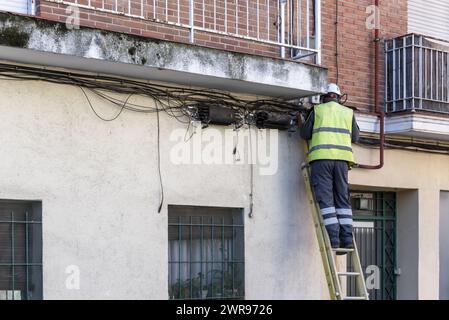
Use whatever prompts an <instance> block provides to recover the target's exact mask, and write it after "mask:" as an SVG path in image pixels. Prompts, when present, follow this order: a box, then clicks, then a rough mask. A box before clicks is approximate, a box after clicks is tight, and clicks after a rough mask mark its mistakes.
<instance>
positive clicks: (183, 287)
mask: <svg viewBox="0 0 449 320" xmlns="http://www.w3.org/2000/svg"><path fill="white" fill-rule="evenodd" d="M168 241H169V244H168V248H169V251H168V266H169V272H168V288H169V297H170V299H243V298H244V295H245V273H244V271H245V270H244V269H245V262H244V225H243V210H242V209H237V208H218V207H193V206H169V207H168Z"/></svg>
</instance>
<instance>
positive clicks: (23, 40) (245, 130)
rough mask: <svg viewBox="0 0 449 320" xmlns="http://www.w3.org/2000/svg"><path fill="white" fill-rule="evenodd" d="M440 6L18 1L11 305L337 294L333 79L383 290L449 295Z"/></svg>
mask: <svg viewBox="0 0 449 320" xmlns="http://www.w3.org/2000/svg"><path fill="white" fill-rule="evenodd" d="M423 3H424V1H420V0H409V1H406V0H395V1H383V0H381V1H368V0H366V1H365V0H363V1H355V0H342V1H340V0H321V1H318V0H316V1H312V0H288V1H287V0H285V1H283V0H281V1H264V0H249V1H240V0H229V1H227V0H204V1H200V0H195V1H192V0H179V1H177V0H173V1H167V0H158V1H156V0H155V1H151V0H130V1H128V0H67V1H60V0H2V1H1V2H0V10H2V12H0V93H1V96H2V98H3V99H1V102H0V108H1V114H2V124H3V125H2V126H0V132H1V136H2V144H0V148H1V151H2V152H1V154H2V160H1V161H0V177H1V178H2V179H0V181H1V182H0V186H1V188H0V199H1V201H0V299H179V298H187V299H210V298H238V299H327V298H328V297H329V295H328V292H327V285H326V281H325V275H324V272H323V267H322V263H321V258H320V254H319V250H318V243H317V240H316V236H315V231H314V228H313V223H312V219H311V213H310V208H309V207H308V203H307V201H306V195H305V191H304V182H303V180H302V177H301V173H300V166H301V163H302V162H303V161H304V152H303V150H302V147H301V144H300V138H299V135H298V133H297V132H296V131H295V128H296V127H297V124H296V119H297V116H298V114H299V112H300V111H301V110H303V108H305V107H310V105H311V104H312V103H316V102H317V98H316V97H317V96H318V95H320V94H322V93H324V90H325V87H326V85H327V83H328V81H330V82H337V83H338V84H339V85H340V86H341V88H342V91H343V92H345V93H346V94H347V96H345V97H344V100H345V102H344V103H345V105H347V106H350V107H352V108H355V110H356V117H357V120H358V123H359V126H360V129H361V131H362V139H361V141H360V143H358V144H357V145H355V146H354V152H355V156H356V161H357V163H359V164H361V167H358V168H357V167H356V168H354V169H352V170H351V172H350V185H351V190H350V192H351V198H352V204H353V212H354V220H355V234H356V240H357V243H358V246H359V252H360V256H361V259H362V264H363V267H364V269H365V272H366V278H367V283H368V286H369V292H370V297H371V299H391V300H393V299H446V298H448V297H449V280H448V279H449V275H448V273H447V270H448V266H449V254H448V252H449V239H448V238H447V236H446V232H445V231H446V230H447V229H448V228H449V161H448V160H449V158H448V156H447V153H448V150H449V118H448V114H449V93H448V92H449V91H448V90H449V85H448V83H449V82H448V79H449V77H448V74H449V73H448V66H449V44H448V42H447V41H449V39H446V38H445V36H444V34H447V33H444V32H441V30H446V29H447V26H446V25H445V24H444V19H440V20H439V19H436V18H433V17H434V16H437V17H439V14H437V13H440V12H441V13H443V12H446V13H449V12H447V11H448V10H449V8H447V5H446V4H445V3H443V1H436V0H434V1H426V6H425V7H424V5H423ZM427 3H429V4H427ZM441 16H447V14H444V15H443V14H442V15H441ZM430 21H432V22H433V23H431V22H430ZM436 25H438V28H436V27H435V26H436ZM444 28H446V29H444ZM376 30H377V31H376ZM448 31H449V30H448ZM376 46H377V52H378V54H377V56H378V59H377V60H376V53H375V52H376ZM376 61H377V62H376ZM376 71H377V72H376ZM376 80H377V81H376ZM376 97H377V99H376ZM384 112H385V113H384ZM382 129H383V130H382ZM381 131H384V132H385V138H384V139H385V141H384V146H385V150H384V151H383V152H384V157H383V159H382V161H381V160H380V156H379V154H380V150H379V149H380V148H379V146H380V144H381V141H382V135H381V134H380V132H381ZM379 162H383V165H382V166H379V167H381V168H379V169H377V170H373V169H364V168H363V167H364V166H365V167H366V166H367V165H370V166H376V165H377V164H378V163H379ZM347 286H348V288H347V290H348V291H350V290H352V283H350V282H349V283H348V284H347Z"/></svg>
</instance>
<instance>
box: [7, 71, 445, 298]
mask: <svg viewBox="0 0 449 320" xmlns="http://www.w3.org/2000/svg"><path fill="white" fill-rule="evenodd" d="M0 96H1V99H0V114H1V117H2V126H0V137H1V139H2V141H1V142H2V143H0V154H1V155H2V158H1V161H0V178H1V179H0V199H25V200H41V201H42V206H43V252H44V253H43V255H44V256H43V268H44V269H43V270H44V298H45V299H166V298H168V285H167V282H168V281H167V280H168V263H167V262H168V257H167V209H166V208H167V205H168V204H177V205H204V206H221V207H241V208H244V209H245V266H246V268H245V280H246V283H245V290H246V298H248V299H321V298H327V297H328V293H327V288H326V282H325V278H324V274H323V267H322V264H321V259H320V256H319V251H318V247H317V243H316V239H315V233H314V229H313V226H312V221H311V217H310V212H309V208H308V207H307V205H306V201H305V200H304V196H305V195H304V192H303V181H302V179H301V175H300V174H299V167H300V162H301V159H302V157H303V155H302V153H301V151H300V150H301V148H299V147H298V141H299V137H298V136H297V134H294V135H291V136H290V135H289V134H287V133H285V132H282V133H280V134H279V158H278V163H279V166H278V171H277V174H276V175H272V176H261V175H258V172H259V171H258V167H257V166H256V167H255V173H256V175H255V181H254V185H255V193H254V194H255V199H254V217H253V218H249V217H248V216H247V214H246V213H247V212H248V207H249V197H248V194H249V190H250V170H249V166H248V165H212V164H210V165H175V164H173V163H172V162H171V161H170V158H169V154H170V150H172V148H173V146H174V143H175V142H173V141H170V140H169V136H170V134H171V133H172V132H173V130H175V129H181V130H184V129H185V128H186V127H185V125H183V124H180V123H178V122H177V121H176V120H174V119H173V118H169V117H167V116H166V115H165V114H161V155H162V159H161V160H162V175H163V182H164V188H165V205H164V207H163V210H162V212H161V213H160V214H158V213H157V207H158V204H159V181H158V175H157V161H156V160H157V153H156V151H157V149H156V133H157V130H156V129H157V125H156V117H155V115H154V114H137V113H131V112H127V111H125V112H124V113H123V114H122V115H121V116H120V117H119V118H118V119H117V120H116V121H113V122H103V121H101V120H99V119H98V118H97V117H95V115H94V114H93V113H92V111H91V110H90V107H89V105H88V104H87V102H86V100H85V98H84V96H83V95H82V92H81V91H80V89H79V88H77V87H72V86H62V85H55V84H48V83H44V82H20V81H5V80H0ZM92 102H93V104H94V106H95V108H96V109H97V111H98V112H99V113H101V114H102V115H103V116H105V117H110V116H112V115H113V114H115V112H117V109H116V108H113V107H111V106H110V105H108V104H106V103H104V102H103V101H101V100H98V99H96V98H94V97H92ZM131 102H136V103H143V104H146V105H150V104H151V101H150V100H148V99H144V98H141V97H133V98H132V99H131ZM215 129H218V130H220V131H221V132H222V131H223V130H224V128H223V127H215ZM355 152H356V156H357V158H358V161H359V162H360V163H374V162H376V160H377V155H378V151H377V150H373V149H366V148H360V147H355ZM243 156H244V155H243ZM385 161H386V164H385V167H384V168H383V169H382V170H378V171H370V170H361V169H354V170H352V171H351V173H350V182H351V184H352V185H353V187H354V188H356V189H360V188H361V189H373V188H380V189H387V190H392V191H398V192H399V196H398V210H399V211H400V212H398V215H399V219H398V223H401V226H399V227H398V232H403V233H402V235H403V237H401V236H400V235H399V238H398V240H399V242H400V243H399V244H398V247H399V250H401V248H404V249H403V252H402V253H406V251H405V250H410V246H409V245H407V241H409V239H413V241H414V242H413V243H414V244H416V250H417V252H418V253H417V254H416V255H412V256H410V255H406V254H405V255H404V254H402V255H401V254H399V262H400V263H401V264H403V263H406V264H407V265H399V267H400V268H401V270H402V272H403V274H402V275H401V276H399V277H403V278H400V280H398V285H400V286H402V284H401V282H404V281H405V279H407V277H408V278H409V279H412V282H411V283H408V282H407V284H406V285H404V287H401V288H398V293H399V294H400V293H401V292H407V291H406V288H407V286H410V285H411V288H413V290H415V291H413V295H411V296H408V297H409V298H414V297H417V298H421V299H437V298H438V296H439V283H440V279H439V274H440V272H439V271H440V265H439V264H440V254H439V252H440V251H439V230H440V229H439V221H440V220H439V217H440V201H439V195H440V190H449V179H448V177H449V166H448V157H447V156H445V155H434V154H428V153H427V154H426V153H417V152H409V151H400V150H387V151H386V158H385ZM429 163H430V164H432V165H431V166H429ZM413 190H415V191H413ZM401 192H403V193H401ZM404 192H405V193H404ZM407 192H410V193H409V195H411V196H412V198H413V203H412V204H410V203H406V202H407V201H409V200H407V199H411V198H410V197H407V196H406V193H407ZM401 194H402V195H403V196H401ZM410 208H412V209H414V210H412V211H410V212H408V211H409V210H411V209H410ZM401 221H404V224H402V222H401ZM414 224H415V225H414ZM416 224H418V225H417V226H416ZM408 230H414V231H413V232H415V233H416V234H415V235H408V234H407V232H408ZM407 261H409V262H407ZM70 265H76V266H78V267H79V268H80V271H81V282H80V290H68V289H67V288H66V285H65V282H66V279H67V277H68V274H66V273H65V271H66V268H67V266H70ZM404 272H407V274H404ZM403 279H404V281H402V280H403ZM399 298H407V296H406V295H403V296H399Z"/></svg>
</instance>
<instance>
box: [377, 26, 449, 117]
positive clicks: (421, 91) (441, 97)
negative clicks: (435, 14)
mask: <svg viewBox="0 0 449 320" xmlns="http://www.w3.org/2000/svg"><path fill="white" fill-rule="evenodd" d="M385 72H386V77H385V78H386V88H385V89H386V90H385V91H386V92H385V100H386V112H389V113H393V112H400V111H420V110H425V111H429V112H434V113H446V114H449V43H448V42H445V41H442V40H437V39H433V38H430V37H426V36H423V35H418V34H409V35H405V36H402V37H399V38H395V39H392V40H388V41H387V42H386V55H385Z"/></svg>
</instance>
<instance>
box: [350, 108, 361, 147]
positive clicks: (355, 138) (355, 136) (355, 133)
mask: <svg viewBox="0 0 449 320" xmlns="http://www.w3.org/2000/svg"><path fill="white" fill-rule="evenodd" d="M359 135H360V129H359V126H358V124H357V121H356V119H355V115H354V116H353V117H352V136H351V141H352V142H357V141H359Z"/></svg>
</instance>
